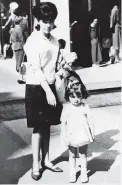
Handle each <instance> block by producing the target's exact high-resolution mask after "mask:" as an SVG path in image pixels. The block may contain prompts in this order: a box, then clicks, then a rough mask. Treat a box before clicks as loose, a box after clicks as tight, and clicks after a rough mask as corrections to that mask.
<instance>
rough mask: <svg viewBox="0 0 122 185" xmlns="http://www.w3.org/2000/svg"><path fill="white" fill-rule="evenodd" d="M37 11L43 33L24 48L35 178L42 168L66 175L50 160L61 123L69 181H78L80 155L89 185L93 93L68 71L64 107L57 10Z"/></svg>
mask: <svg viewBox="0 0 122 185" xmlns="http://www.w3.org/2000/svg"><path fill="white" fill-rule="evenodd" d="M35 12H36V14H35V17H36V19H37V20H38V23H39V25H40V30H39V31H33V32H32V33H31V35H30V36H29V37H28V39H27V42H26V44H25V45H24V50H25V53H26V55H27V61H28V68H27V77H26V92H25V107H26V116H27V127H28V128H33V133H32V156H33V163H32V172H31V176H32V178H33V179H34V180H39V179H40V178H41V172H40V167H42V168H43V169H50V170H52V171H54V172H63V170H62V169H60V168H59V167H56V166H54V165H53V164H52V163H51V161H50V159H49V141H50V126H51V125H57V124H60V122H61V134H62V136H63V140H64V142H65V143H66V145H67V146H68V149H69V181H70V182H75V181H76V158H77V156H78V157H79V158H80V165H81V182H83V183H85V182H88V175H87V147H88V144H89V143H90V142H93V141H94V132H93V125H92V119H91V112H90V109H89V107H88V105H87V104H86V103H85V101H84V99H86V98H87V97H88V95H89V94H88V92H87V90H86V88H85V86H84V84H83V82H82V81H81V79H80V78H79V76H78V75H77V74H76V73H75V72H74V71H71V72H70V71H68V72H67V75H66V76H65V86H64V87H65V96H64V97H65V100H66V102H65V103H64V104H63V106H62V104H61V103H60V101H59V100H58V96H57V93H56V88H55V81H56V71H57V70H56V63H57V62H58V59H59V58H60V57H59V54H60V52H59V42H58V40H57V39H56V38H55V37H54V36H52V35H51V31H52V30H53V29H54V27H55V25H54V21H55V19H56V17H57V14H58V13H57V8H56V6H55V5H54V4H53V3H50V2H42V3H40V6H39V7H35ZM62 68H63V66H62ZM59 70H60V69H59ZM40 153H41V154H42V155H41V157H40Z"/></svg>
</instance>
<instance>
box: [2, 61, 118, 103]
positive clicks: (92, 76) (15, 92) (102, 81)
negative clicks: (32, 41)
mask: <svg viewBox="0 0 122 185" xmlns="http://www.w3.org/2000/svg"><path fill="white" fill-rule="evenodd" d="M15 69H16V65H15V60H14V59H7V60H3V59H1V60H0V102H3V101H9V100H12V101H13V100H20V99H24V96H25V94H24V92H25V91H24V90H25V85H22V84H21V85H20V84H18V83H17V79H18V74H17V72H16V70H15ZM121 69H122V62H120V63H117V64H112V65H108V66H107V65H106V66H105V65H104V66H103V67H98V66H94V67H90V68H83V69H78V70H76V72H77V73H78V74H79V75H80V77H81V79H82V80H83V82H84V84H85V85H86V87H87V89H88V90H89V91H98V90H99V91H101V90H103V89H113V88H114V89H115V88H116V89H117V88H120V87H121Z"/></svg>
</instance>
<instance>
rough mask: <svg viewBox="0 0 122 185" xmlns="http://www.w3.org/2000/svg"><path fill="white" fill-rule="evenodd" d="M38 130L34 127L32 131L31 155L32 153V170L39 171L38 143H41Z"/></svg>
mask: <svg viewBox="0 0 122 185" xmlns="http://www.w3.org/2000/svg"><path fill="white" fill-rule="evenodd" d="M41 139H42V138H41V134H40V130H39V129H36V128H34V130H33V133H32V155H33V167H32V169H33V171H35V172H36V171H37V172H38V171H39V167H40V166H39V160H40V143H41Z"/></svg>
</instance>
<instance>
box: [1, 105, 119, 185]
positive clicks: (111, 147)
mask: <svg viewBox="0 0 122 185" xmlns="http://www.w3.org/2000/svg"><path fill="white" fill-rule="evenodd" d="M92 115H93V122H94V127H95V142H94V143H92V144H90V145H89V147H88V169H89V170H90V173H89V183H88V184H96V185H100V184H103V185H109V184H114V185H120V184H121V182H120V178H121V174H120V170H121V162H120V161H121V150H120V146H121V144H122V140H121V138H120V127H121V118H120V117H121V114H120V106H110V107H104V108H95V109H92ZM101 118H102V119H101ZM1 123H2V124H0V184H69V182H68V178H69V176H68V151H67V149H66V147H65V146H63V145H60V134H59V133H60V126H54V127H53V126H52V127H51V141H50V159H51V160H52V161H53V162H54V164H56V165H57V166H59V167H60V168H62V169H63V171H64V172H63V173H54V172H51V171H49V170H46V171H44V173H43V174H42V178H41V179H40V180H39V181H34V180H33V179H32V178H31V167H32V150H31V133H32V129H28V128H27V127H26V120H25V119H19V120H13V121H4V122H1ZM3 141H4V142H3ZM78 164H79V161H78ZM78 170H79V169H78ZM79 175H80V174H79V172H78V173H77V177H78V179H77V182H76V184H81V182H80V177H79Z"/></svg>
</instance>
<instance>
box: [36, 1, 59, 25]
mask: <svg viewBox="0 0 122 185" xmlns="http://www.w3.org/2000/svg"><path fill="white" fill-rule="evenodd" d="M57 14H58V12H57V8H56V6H55V5H54V4H53V3H51V2H42V3H40V5H38V6H35V7H34V8H33V15H34V17H36V18H37V20H38V21H40V20H43V21H54V20H55V19H56V17H57Z"/></svg>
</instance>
